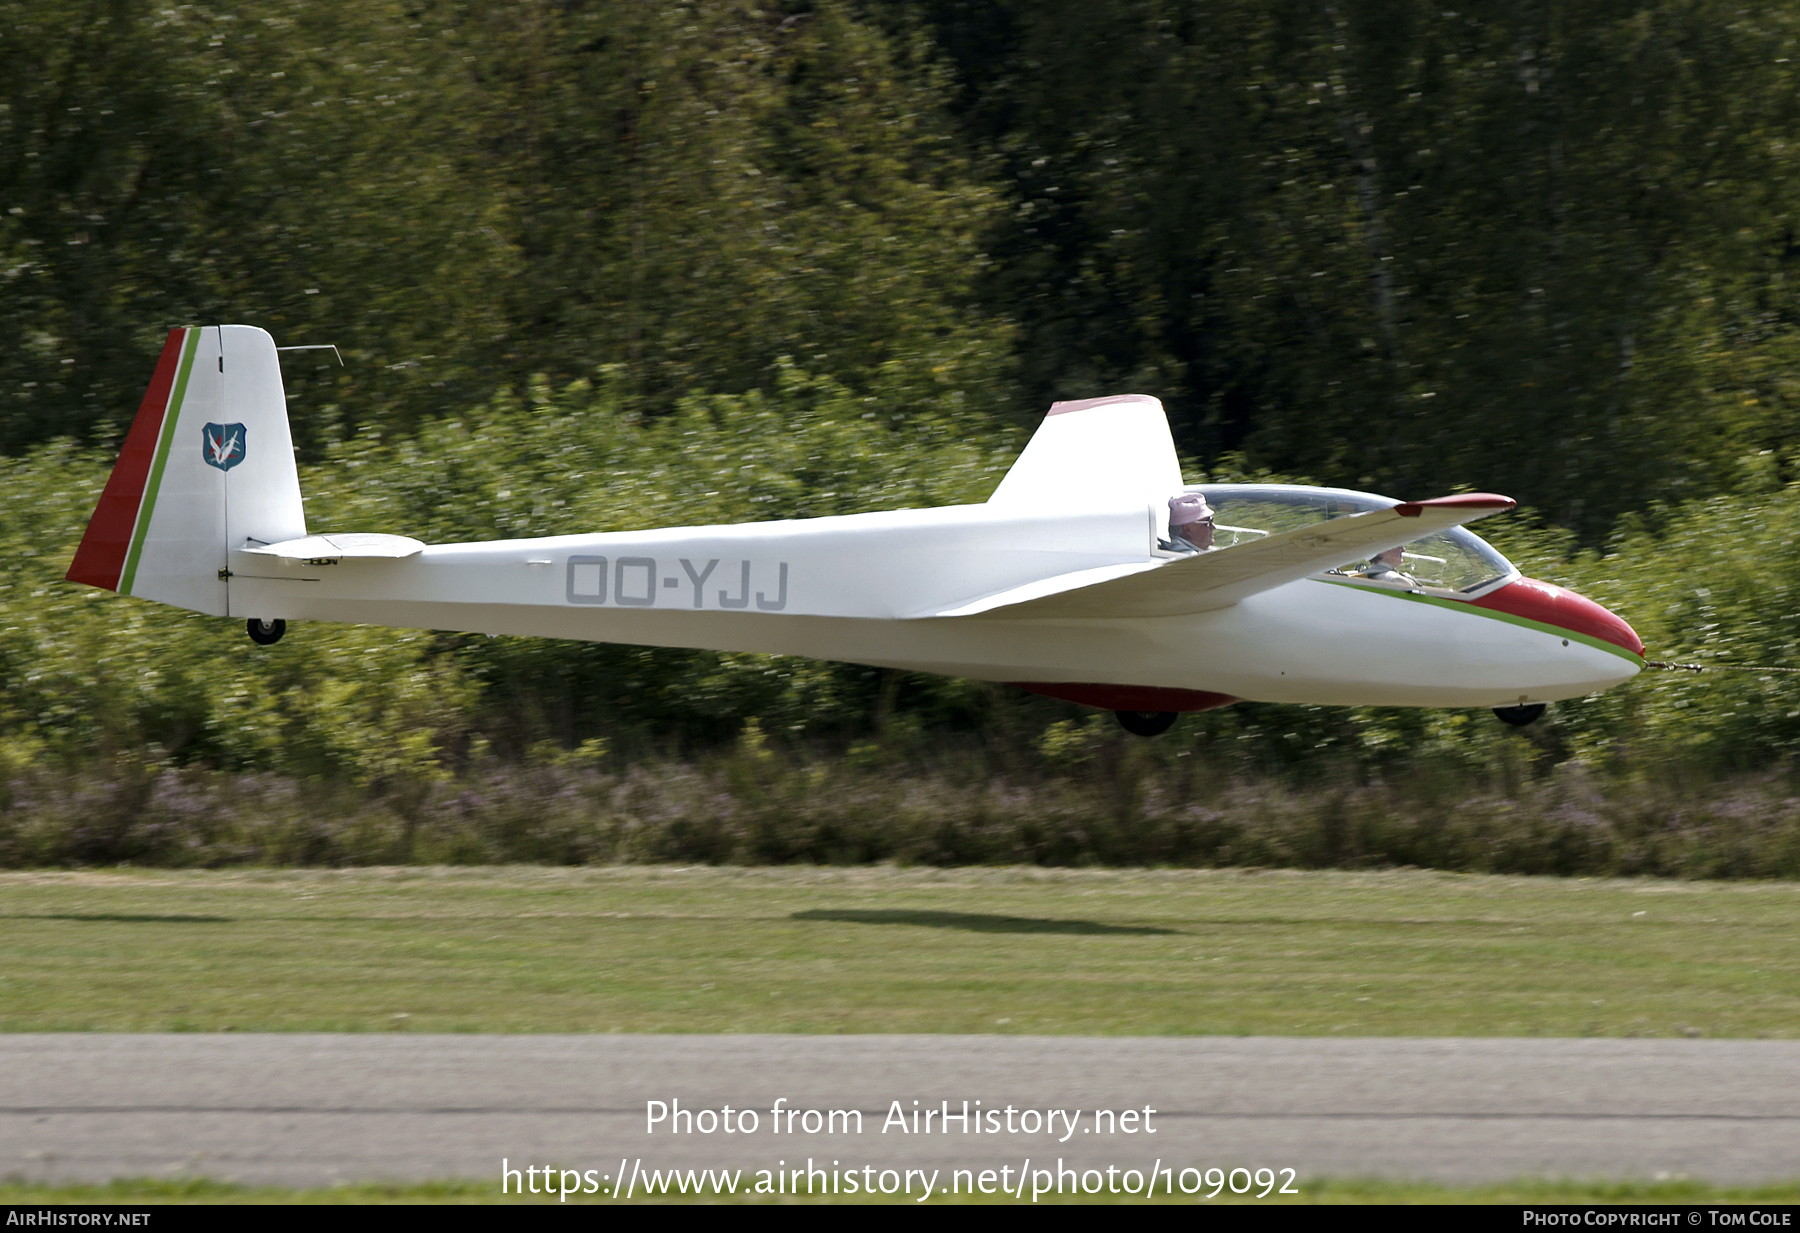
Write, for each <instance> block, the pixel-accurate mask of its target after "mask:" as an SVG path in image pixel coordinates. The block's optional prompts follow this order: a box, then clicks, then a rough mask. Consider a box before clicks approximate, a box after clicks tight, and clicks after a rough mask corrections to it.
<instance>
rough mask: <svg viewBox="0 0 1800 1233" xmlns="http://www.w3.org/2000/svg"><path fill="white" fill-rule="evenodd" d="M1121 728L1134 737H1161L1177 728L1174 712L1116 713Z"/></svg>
mask: <svg viewBox="0 0 1800 1233" xmlns="http://www.w3.org/2000/svg"><path fill="white" fill-rule="evenodd" d="M1113 714H1114V715H1115V716H1117V717H1118V720H1119V726H1120V727H1121V728H1123V729H1125V731H1127V732H1129V733H1131V735H1133V736H1161V735H1162V734H1163V733H1165V732H1167V731H1168V730H1169V729H1170V728H1172V727H1174V726H1175V718H1176V716H1175V712H1174V711H1114V712H1113Z"/></svg>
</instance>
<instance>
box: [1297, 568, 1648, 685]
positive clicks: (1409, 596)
mask: <svg viewBox="0 0 1800 1233" xmlns="http://www.w3.org/2000/svg"><path fill="white" fill-rule="evenodd" d="M1313 581H1314V582H1325V583H1329V584H1331V585H1332V586H1334V587H1349V588H1351V589H1352V590H1356V591H1362V592H1364V593H1373V594H1376V595H1387V596H1391V597H1393V598H1394V599H1406V600H1411V601H1412V602H1413V603H1415V604H1432V605H1435V606H1436V607H1439V608H1448V609H1450V610H1451V611H1453V612H1466V613H1468V614H1469V615H1471V616H1478V617H1486V618H1487V619H1488V620H1490V621H1505V622H1506V623H1507V624H1508V625H1519V626H1522V627H1524V628H1525V629H1535V630H1537V631H1538V632H1539V633H1540V634H1551V635H1553V636H1555V637H1558V638H1567V639H1569V640H1570V641H1571V642H1579V643H1581V644H1582V645H1583V646H1591V647H1593V648H1594V649H1595V650H1596V651H1605V652H1606V653H1607V654H1609V655H1617V656H1618V657H1619V658H1621V659H1625V660H1629V661H1630V662H1631V664H1632V665H1633V666H1634V667H1638V668H1642V667H1643V666H1644V657H1643V656H1641V655H1634V654H1632V653H1631V652H1630V651H1627V650H1626V649H1625V648H1624V647H1622V646H1620V645H1618V644H1617V643H1614V642H1608V641H1607V640H1606V639H1604V638H1596V637H1594V636H1593V635H1592V634H1584V633H1582V632H1581V631H1579V630H1574V629H1565V628H1564V627H1563V626H1561V625H1548V624H1546V623H1544V622H1543V621H1534V620H1532V619H1531V618H1529V617H1522V616H1514V615H1513V614H1512V613H1510V612H1496V611H1494V610H1493V609H1492V608H1477V607H1476V606H1475V605H1474V604H1472V603H1470V602H1469V601H1468V600H1466V599H1444V598H1442V597H1441V596H1437V595H1419V594H1416V593H1415V592H1412V591H1394V590H1389V589H1388V588H1387V587H1373V586H1365V585H1363V584H1361V583H1356V582H1340V581H1338V580H1337V579H1336V578H1315V579H1313Z"/></svg>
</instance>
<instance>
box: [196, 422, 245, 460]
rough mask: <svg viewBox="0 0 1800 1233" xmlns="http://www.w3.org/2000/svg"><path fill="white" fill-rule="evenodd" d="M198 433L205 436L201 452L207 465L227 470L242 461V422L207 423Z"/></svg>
mask: <svg viewBox="0 0 1800 1233" xmlns="http://www.w3.org/2000/svg"><path fill="white" fill-rule="evenodd" d="M200 435H201V436H202V437H204V438H205V444H204V445H203V446H202V448H201V452H202V453H203V454H204V455H205V457H206V465H207V466H209V467H217V468H219V470H221V471H229V470H231V468H233V467H235V466H237V465H238V463H240V462H242V461H244V426H243V425H242V424H208V425H207V426H206V427H205V428H202V429H201V430H200Z"/></svg>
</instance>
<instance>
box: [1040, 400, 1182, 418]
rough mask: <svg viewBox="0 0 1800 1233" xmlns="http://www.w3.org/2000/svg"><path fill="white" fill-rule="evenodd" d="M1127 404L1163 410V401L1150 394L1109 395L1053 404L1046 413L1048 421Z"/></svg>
mask: <svg viewBox="0 0 1800 1233" xmlns="http://www.w3.org/2000/svg"><path fill="white" fill-rule="evenodd" d="M1127 403H1148V404H1149V405H1151V406H1153V407H1155V408H1157V410H1159V411H1160V410H1161V409H1162V399H1160V398H1154V397H1152V396H1151V395H1149V394H1108V395H1106V396H1105V397H1104V398H1078V399H1076V400H1075V401H1073V402H1053V403H1051V404H1050V410H1049V411H1048V412H1047V413H1046V415H1045V418H1046V419H1048V418H1049V417H1050V416H1052V415H1068V414H1069V413H1070V412H1073V411H1091V410H1092V409H1093V408H1095V407H1116V406H1120V405H1122V404H1127Z"/></svg>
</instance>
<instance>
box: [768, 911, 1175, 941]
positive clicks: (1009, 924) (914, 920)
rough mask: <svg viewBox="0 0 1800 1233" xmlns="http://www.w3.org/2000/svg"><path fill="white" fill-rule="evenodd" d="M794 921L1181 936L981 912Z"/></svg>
mask: <svg viewBox="0 0 1800 1233" xmlns="http://www.w3.org/2000/svg"><path fill="white" fill-rule="evenodd" d="M792 919H794V920H835V921H845V922H847V923H849V924H852V925H923V926H924V927H925V928H927V929H966V930H968V931H970V932H971V933H1112V934H1135V935H1138V936H1144V935H1148V934H1164V933H1180V932H1181V930H1179V929H1159V928H1156V927H1155V926H1153V925H1102V924H1100V923H1099V922H1098V921H1091V920H1036V919H1034V918H1032V917H1029V916H990V915H988V914H986V913H983V912H914V911H908V910H906V909H903V908H888V909H881V910H857V909H846V910H842V911H835V912H834V911H826V910H823V909H815V910H813V911H810V912H795V913H794V914H793V917H792Z"/></svg>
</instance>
